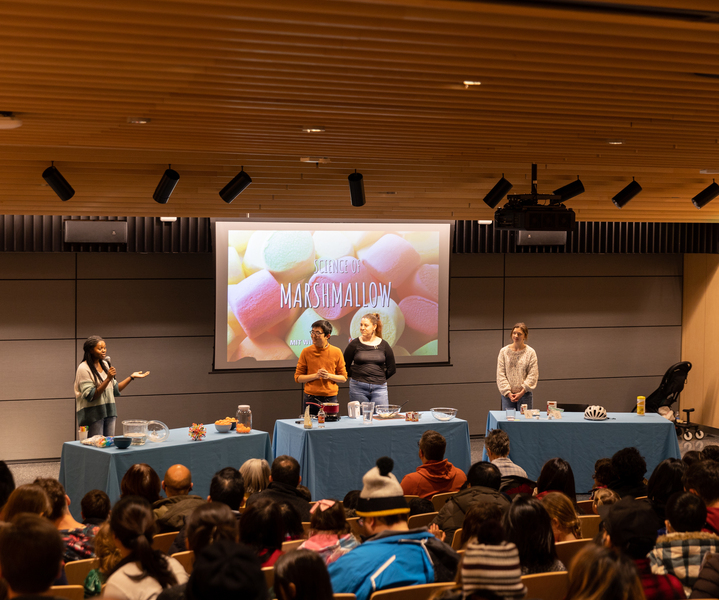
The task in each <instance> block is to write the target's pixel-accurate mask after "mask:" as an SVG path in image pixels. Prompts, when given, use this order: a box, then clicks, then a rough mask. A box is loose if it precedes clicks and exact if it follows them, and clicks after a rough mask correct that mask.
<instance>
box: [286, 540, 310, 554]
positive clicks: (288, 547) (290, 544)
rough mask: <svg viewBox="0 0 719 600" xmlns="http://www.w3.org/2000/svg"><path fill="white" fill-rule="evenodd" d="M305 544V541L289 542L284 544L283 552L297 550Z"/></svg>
mask: <svg viewBox="0 0 719 600" xmlns="http://www.w3.org/2000/svg"><path fill="white" fill-rule="evenodd" d="M304 543H305V540H288V541H287V542H282V552H289V551H290V550H297V549H298V548H299V547H300V546H301V545H302V544H304Z"/></svg>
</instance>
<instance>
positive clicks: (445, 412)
mask: <svg viewBox="0 0 719 600" xmlns="http://www.w3.org/2000/svg"><path fill="white" fill-rule="evenodd" d="M429 410H430V412H431V413H432V416H433V417H434V418H435V419H437V420H438V421H451V420H452V419H454V418H455V417H456V416H457V409H456V408H448V407H446V406H439V407H437V408H430V409H429Z"/></svg>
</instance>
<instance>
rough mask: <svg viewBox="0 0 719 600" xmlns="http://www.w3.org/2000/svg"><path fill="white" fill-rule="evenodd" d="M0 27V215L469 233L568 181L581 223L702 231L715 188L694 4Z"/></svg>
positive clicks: (338, 1) (228, 4) (110, 6)
mask: <svg viewBox="0 0 719 600" xmlns="http://www.w3.org/2000/svg"><path fill="white" fill-rule="evenodd" d="M0 24H1V30H0V31H1V33H0V56H2V60H1V61H0V111H12V112H14V113H15V114H16V115H17V116H18V117H19V118H20V119H22V121H23V126H22V127H21V128H19V129H15V130H9V131H8V130H0V212H2V213H4V214H48V215H50V214H55V215H57V214H76V215H103V216H104V215H122V216H124V215H133V216H159V215H176V216H217V217H222V216H228V217H229V216H244V215H245V214H247V213H250V214H251V215H253V216H267V217H309V218H312V217H316V218H320V217H324V218H337V219H349V218H390V219H392V218H420V219H488V218H492V215H493V211H492V210H491V209H489V208H488V207H487V206H486V205H485V204H484V203H483V202H482V198H483V197H484V195H485V194H486V193H487V192H488V191H489V190H490V189H491V188H492V186H493V185H494V183H496V181H497V180H498V179H499V178H500V177H501V176H502V174H504V175H505V177H506V178H507V179H509V180H510V181H511V182H513V183H514V186H515V187H514V189H513V190H512V193H528V192H529V191H530V189H529V188H530V181H529V179H530V172H531V163H532V162H536V163H538V165H539V191H540V192H544V193H550V192H551V191H552V190H553V189H555V188H557V187H560V186H561V185H564V184H566V183H568V182H570V181H571V180H573V179H575V178H576V177H577V176H579V177H580V178H581V180H582V182H583V183H584V186H585V188H586V190H587V191H586V193H585V194H583V195H581V196H578V197H576V198H574V199H573V200H570V201H569V202H568V204H567V205H568V206H570V207H572V208H574V209H575V211H576V212H577V218H578V219H580V220H610V221H667V222H692V221H715V220H719V199H717V200H716V201H715V202H714V203H711V204H709V205H708V206H706V207H705V208H703V209H702V210H697V209H696V208H695V207H694V206H693V205H692V204H691V198H692V197H693V196H694V195H695V194H697V193H698V192H699V191H701V190H702V189H704V188H705V187H706V186H707V185H709V184H710V183H711V182H712V177H713V176H712V175H711V174H702V173H701V172H700V171H701V170H702V169H716V170H717V171H719V110H718V109H719V6H717V3H716V2H713V1H709V0H693V1H692V0H684V1H680V0H632V2H631V3H629V2H623V1H621V0H605V1H603V2H581V1H578V2H562V1H554V2H539V1H538V2H509V3H500V2H482V1H478V2H456V1H452V2H450V1H444V0H389V1H388V0H382V1H373V0H366V1H363V0H355V1H348V0H325V1H315V2H306V3H300V2H296V0H264V1H260V0H213V1H210V0H186V1H182V0H172V1H157V0H151V1H148V0H142V1H141V0H123V2H109V1H108V0H42V1H38V0H15V1H13V0H4V1H3V2H2V3H0ZM464 80H472V81H481V84H482V85H481V86H478V87H471V88H469V89H465V86H464V85H463V84H462V82H463V81H464ZM130 117H143V118H149V119H151V122H150V123H148V124H145V125H133V124H130V123H128V118H130ZM303 126H313V127H323V128H324V129H325V131H324V132H321V133H305V132H303V131H302V128H303ZM609 140H622V141H623V144H621V145H610V144H608V141H609ZM300 157H328V158H329V159H330V161H331V162H330V163H329V164H322V165H319V166H316V165H314V164H306V163H301V162H300ZM50 161H55V165H56V166H57V167H58V168H59V169H60V171H61V172H62V173H63V175H64V176H65V177H66V178H67V179H68V181H69V182H70V183H71V184H72V185H73V187H74V188H75V189H76V191H77V193H76V195H75V197H74V198H72V199H71V200H70V201H69V202H66V203H63V202H60V200H59V199H58V198H57V197H56V196H55V195H54V193H53V192H52V190H51V189H50V188H49V187H48V186H47V185H46V184H45V182H44V181H43V180H42V179H41V177H40V174H41V173H42V171H43V169H44V168H46V167H47V166H49V164H50ZM169 163H171V164H172V167H173V168H174V169H176V170H177V171H178V172H179V173H180V175H181V179H180V182H179V185H178V186H177V188H176V190H175V192H174V194H173V196H172V198H171V199H170V202H169V203H168V204H167V205H165V206H162V205H159V204H156V203H155V202H153V200H152V192H153V190H154V188H155V186H156V184H157V182H158V181H159V178H160V176H161V174H162V172H163V170H164V169H165V168H167V164H169ZM240 166H244V168H245V170H246V171H247V172H248V173H249V174H250V175H251V176H252V178H253V183H252V185H251V186H250V187H249V188H248V189H247V190H246V191H245V192H244V193H243V194H242V195H241V196H239V197H238V198H237V199H236V200H235V202H234V203H233V204H231V205H226V204H225V203H224V202H223V201H222V200H221V199H220V197H219V195H218V191H219V190H220V189H221V188H222V187H223V186H224V185H225V184H226V183H227V182H228V181H229V180H230V179H231V178H232V176H233V175H234V174H235V173H237V172H238V171H239V169H240ZM354 169H357V170H358V171H359V172H361V173H362V174H363V175H364V181H365V190H366V196H367V204H366V206H364V207H362V208H353V207H352V206H351V205H350V201H349V189H348V185H347V175H348V174H349V173H351V172H353V171H354ZM632 177H635V178H636V180H637V181H638V182H639V183H640V184H641V185H642V187H643V188H644V191H643V192H642V194H640V195H639V196H637V197H636V198H635V199H634V200H632V201H631V202H630V203H629V204H628V205H627V206H626V207H625V208H624V209H622V210H619V209H617V208H616V207H615V206H614V205H613V204H612V203H611V197H612V196H613V195H614V194H615V193H616V192H618V191H619V190H620V189H621V188H623V187H624V186H625V185H626V184H627V183H629V182H630V181H631V179H632Z"/></svg>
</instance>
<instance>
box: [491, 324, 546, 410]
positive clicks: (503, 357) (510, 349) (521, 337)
mask: <svg viewBox="0 0 719 600" xmlns="http://www.w3.org/2000/svg"><path fill="white" fill-rule="evenodd" d="M528 337H529V330H528V329H527V326H526V325H525V324H524V323H517V324H516V325H515V326H514V327H512V343H511V344H509V345H508V346H505V347H504V348H502V349H501V350H500V351H499V357H498V358H497V387H498V388H499V393H500V394H501V395H502V409H505V410H506V409H507V408H515V409H517V408H519V407H520V405H522V404H526V405H527V408H532V391H533V390H534V388H536V387H537V380H538V379H539V367H538V366H537V353H536V352H535V351H534V348H532V347H531V346H528V345H527V344H526V340H527V338H528Z"/></svg>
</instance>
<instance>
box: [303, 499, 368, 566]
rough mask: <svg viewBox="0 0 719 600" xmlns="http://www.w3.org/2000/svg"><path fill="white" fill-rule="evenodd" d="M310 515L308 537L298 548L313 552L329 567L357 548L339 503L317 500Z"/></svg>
mask: <svg viewBox="0 0 719 600" xmlns="http://www.w3.org/2000/svg"><path fill="white" fill-rule="evenodd" d="M310 513H311V516H310V537H309V539H308V540H307V541H306V542H304V543H303V544H302V546H300V548H306V549H307V550H314V551H315V552H317V553H318V554H319V555H320V556H321V557H322V560H324V562H325V564H326V565H329V564H332V563H333V562H335V561H336V560H337V559H338V558H339V557H340V556H344V555H345V554H347V553H348V552H349V551H350V550H352V549H353V548H356V547H357V546H358V543H357V540H356V539H355V537H354V536H353V535H352V534H351V533H350V527H349V525H348V523H347V519H346V518H345V511H344V510H343V509H342V505H341V504H340V503H339V502H337V501H335V500H319V501H318V502H315V504H314V505H313V506H312V510H311V511H310Z"/></svg>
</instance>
